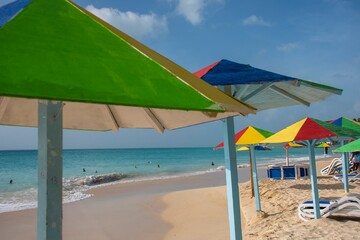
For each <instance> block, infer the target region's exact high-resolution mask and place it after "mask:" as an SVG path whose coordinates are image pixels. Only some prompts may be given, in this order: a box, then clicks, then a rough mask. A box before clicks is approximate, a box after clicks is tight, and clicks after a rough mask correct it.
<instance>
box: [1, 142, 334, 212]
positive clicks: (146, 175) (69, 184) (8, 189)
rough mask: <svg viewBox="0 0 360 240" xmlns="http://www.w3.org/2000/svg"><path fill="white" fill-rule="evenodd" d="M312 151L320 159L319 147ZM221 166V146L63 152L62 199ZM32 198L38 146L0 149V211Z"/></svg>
mask: <svg viewBox="0 0 360 240" xmlns="http://www.w3.org/2000/svg"><path fill="white" fill-rule="evenodd" d="M329 152H330V151H329ZM289 153H290V161H292V162H295V161H303V160H307V159H308V157H307V155H308V152H307V149H303V148H293V149H290V151H289ZM255 154H256V159H257V163H258V164H259V165H267V164H272V163H280V162H284V161H285V160H284V159H285V150H284V149H282V148H273V149H272V150H271V151H256V153H255ZM316 155H317V157H323V156H324V155H323V150H322V149H316ZM237 161H238V165H239V166H247V165H248V164H249V152H248V151H246V152H237ZM212 162H214V166H212V164H211V163H212ZM223 166H224V152H223V150H216V151H214V150H213V149H212V148H171V149H169V148H164V149H160V148H159V149H154V148H153V149H86V150H64V152H63V174H64V179H63V188H64V202H71V201H77V200H81V199H84V198H87V197H91V196H90V195H88V194H86V193H84V191H86V190H88V189H89V188H92V187H99V186H103V185H105V184H112V183H115V182H116V183H121V182H127V181H146V180H149V179H156V178H170V177H176V176H183V175H194V174H202V173H206V172H211V171H223V169H224V167H223ZM83 169H84V170H85V172H84V171H83ZM10 180H12V184H10ZM36 198H37V150H19V151H0V213H1V212H8V211H16V210H21V209H26V208H33V207H36Z"/></svg>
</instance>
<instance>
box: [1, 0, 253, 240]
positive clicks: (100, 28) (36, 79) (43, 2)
mask: <svg viewBox="0 0 360 240" xmlns="http://www.w3.org/2000/svg"><path fill="white" fill-rule="evenodd" d="M0 42H1V44H0V53H1V58H0V96H1V98H0V124H2V125H12V126H38V129H39V131H38V148H39V149H38V155H39V156H38V218H37V221H38V225H37V228H38V229H37V232H38V234H37V235H38V239H52V240H58V239H61V238H62V131H63V128H69V129H86V130H100V131H105V130H114V131H116V130H117V129H119V128H123V127H131V128H155V129H157V130H158V131H159V132H163V131H164V129H173V128H178V127H183V126H187V125H191V124H196V122H197V123H200V122H202V121H203V120H205V121H213V120H215V119H217V118H221V117H224V116H227V115H226V114H225V115H221V114H223V113H219V114H217V112H231V114H230V115H232V114H235V115H237V114H238V113H241V114H243V115H246V114H249V113H254V112H255V109H254V108H253V107H251V106H249V105H248V104H245V103H241V102H240V101H238V100H235V99H233V98H231V97H229V96H227V95H226V94H224V93H222V92H221V91H219V90H217V89H215V88H214V87H212V86H210V85H208V84H207V83H205V82H203V81H202V80H200V79H198V78H196V77H195V76H194V75H193V74H191V73H189V72H187V71H186V70H185V69H183V68H181V67H180V66H178V65H177V64H175V63H173V62H171V61H170V60H169V59H167V58H165V57H164V56H162V55H160V54H158V53H157V52H155V51H153V50H151V49H150V48H148V47H146V46H144V45H142V44H141V43H140V42H138V41H136V40H134V39H133V38H131V37H129V36H128V35H126V34H124V33H123V32H121V31H119V30H118V29H116V28H114V27H113V26H111V25H109V24H107V23H106V22H104V21H102V20H101V19H99V18H97V17H96V16H94V15H92V14H91V13H89V12H88V11H86V10H85V9H83V8H81V7H80V6H78V5H77V4H75V3H73V2H71V1H66V0H51V1H49V0H18V1H15V2H12V3H9V4H7V5H4V6H2V7H0ZM180 111H181V113H180ZM194 111H197V112H194ZM236 112H237V113H236ZM193 114H194V115H193ZM172 120H174V121H175V124H174V125H173V123H171V121H172Z"/></svg>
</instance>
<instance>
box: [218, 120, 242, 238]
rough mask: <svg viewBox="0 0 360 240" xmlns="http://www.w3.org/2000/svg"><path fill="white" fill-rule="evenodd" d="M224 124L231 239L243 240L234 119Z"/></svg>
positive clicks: (225, 121)
mask: <svg viewBox="0 0 360 240" xmlns="http://www.w3.org/2000/svg"><path fill="white" fill-rule="evenodd" d="M223 122H224V124H223V129H224V155H225V167H226V189H227V200H228V213H229V225H230V239H231V240H241V239H242V233H241V218H240V197H239V185H238V175H237V162H236V149H235V139H234V132H235V131H234V118H233V117H229V118H226V119H224V120H223Z"/></svg>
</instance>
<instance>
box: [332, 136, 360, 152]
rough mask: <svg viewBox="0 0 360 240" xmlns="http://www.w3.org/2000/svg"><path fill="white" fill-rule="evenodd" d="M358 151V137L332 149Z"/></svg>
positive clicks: (359, 140)
mask: <svg viewBox="0 0 360 240" xmlns="http://www.w3.org/2000/svg"><path fill="white" fill-rule="evenodd" d="M359 151H360V139H358V140H356V141H353V142H351V143H348V144H346V145H344V146H342V147H339V148H337V149H335V150H334V152H359Z"/></svg>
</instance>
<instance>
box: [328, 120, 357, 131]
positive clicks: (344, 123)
mask: <svg viewBox="0 0 360 240" xmlns="http://www.w3.org/2000/svg"><path fill="white" fill-rule="evenodd" d="M330 123H331V124H334V125H336V126H339V127H344V128H348V129H351V130H354V131H358V132H360V123H358V122H355V121H353V120H350V119H348V118H344V117H340V118H338V119H335V120H332V121H330Z"/></svg>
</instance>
